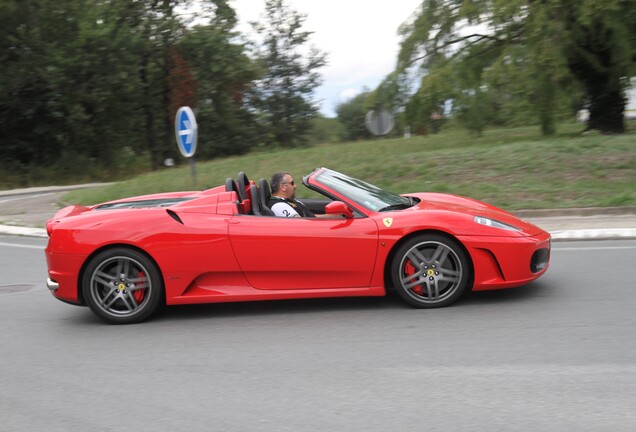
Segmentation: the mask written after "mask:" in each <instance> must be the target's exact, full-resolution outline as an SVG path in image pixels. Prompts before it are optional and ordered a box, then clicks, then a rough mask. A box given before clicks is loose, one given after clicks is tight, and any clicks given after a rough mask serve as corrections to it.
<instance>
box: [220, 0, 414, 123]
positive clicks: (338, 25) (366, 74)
mask: <svg viewBox="0 0 636 432" xmlns="http://www.w3.org/2000/svg"><path fill="white" fill-rule="evenodd" d="M288 4H289V6H290V7H291V8H292V9H294V10H296V11H298V12H301V13H303V14H305V15H307V20H306V22H305V30H309V31H313V32H314V34H313V35H312V39H311V42H312V43H313V44H314V45H315V46H316V47H317V48H318V49H320V50H322V51H324V52H326V53H327V56H328V58H327V60H328V64H327V66H325V67H324V68H323V69H322V70H321V72H322V76H323V79H324V82H323V85H322V86H320V87H319V88H318V89H317V92H316V99H317V100H319V101H321V112H322V113H323V114H325V115H328V116H333V115H334V109H335V107H336V106H337V105H338V104H339V103H342V102H344V100H343V98H346V95H349V94H353V92H352V90H357V91H358V93H359V92H361V91H362V89H363V87H367V88H370V89H373V88H375V87H376V86H377V85H378V84H379V83H380V81H382V79H383V78H384V77H385V76H386V75H387V74H389V73H390V72H391V71H392V70H393V68H394V67H395V62H396V59H397V53H398V50H399V43H400V38H399V36H398V34H397V31H398V28H399V26H400V25H401V24H403V23H404V22H405V21H407V20H408V19H409V18H410V17H411V16H412V15H413V13H414V12H415V10H416V9H417V8H418V6H419V5H420V4H421V0H393V1H369V0H319V1H318V0H288ZM231 5H232V6H233V7H234V9H235V10H236V12H237V14H238V16H239V19H240V21H241V26H240V30H241V31H242V32H244V33H248V32H249V31H250V26H249V25H248V24H247V23H248V22H249V21H257V20H258V19H259V18H260V17H261V16H262V14H263V13H264V10H265V0H233V1H232V2H231ZM343 95H344V96H343ZM354 96H355V95H354Z"/></svg>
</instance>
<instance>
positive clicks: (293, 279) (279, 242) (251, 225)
mask: <svg viewBox="0 0 636 432" xmlns="http://www.w3.org/2000/svg"><path fill="white" fill-rule="evenodd" d="M229 222H230V224H229V233H230V240H231V244H232V248H233V250H234V253H235V255H236V257H237V260H238V262H239V266H240V267H241V269H242V271H243V273H244V274H245V277H246V278H247V280H248V281H249V283H250V284H251V285H252V286H253V287H254V288H257V289H263V290H278V289H321V288H353V287H366V286H369V283H370V281H371V276H372V274H373V270H374V268H373V267H374V263H375V257H376V253H377V248H378V228H377V225H376V223H375V222H374V221H373V220H372V219H369V218H355V219H316V218H279V217H267V216H249V215H239V216H234V217H233V218H232V219H231V220H230V221H229Z"/></svg>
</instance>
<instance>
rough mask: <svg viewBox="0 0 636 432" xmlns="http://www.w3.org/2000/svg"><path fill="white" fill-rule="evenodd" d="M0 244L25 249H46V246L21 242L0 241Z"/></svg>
mask: <svg viewBox="0 0 636 432" xmlns="http://www.w3.org/2000/svg"><path fill="white" fill-rule="evenodd" d="M0 246H7V247H17V248H25V249H40V250H44V249H46V246H37V245H23V244H16V243H3V242H0Z"/></svg>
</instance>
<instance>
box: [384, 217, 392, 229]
mask: <svg viewBox="0 0 636 432" xmlns="http://www.w3.org/2000/svg"><path fill="white" fill-rule="evenodd" d="M382 222H384V226H385V227H387V228H390V227H391V225H392V224H393V218H384V219H382Z"/></svg>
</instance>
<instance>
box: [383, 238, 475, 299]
mask: <svg viewBox="0 0 636 432" xmlns="http://www.w3.org/2000/svg"><path fill="white" fill-rule="evenodd" d="M469 273H470V267H469V265H468V258H467V256H466V252H465V251H464V249H463V248H462V247H461V246H460V244H459V243H458V242H457V241H455V240H453V239H450V238H447V237H445V236H442V235H439V234H421V235H418V236H416V237H413V238H412V239H410V240H408V241H407V242H406V243H404V244H403V245H401V246H400V247H399V248H398V250H397V251H396V253H395V256H394V258H393V261H392V262H391V279H392V281H393V286H394V287H395V290H396V291H397V293H398V295H399V296H400V297H401V298H402V300H404V301H405V302H406V303H408V304H409V305H411V306H413V307H416V308H437V307H443V306H448V305H449V304H451V303H453V302H454V301H456V300H457V299H458V298H459V297H461V295H462V294H463V292H464V291H465V290H466V287H467V285H468V281H469V279H470V278H469Z"/></svg>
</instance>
